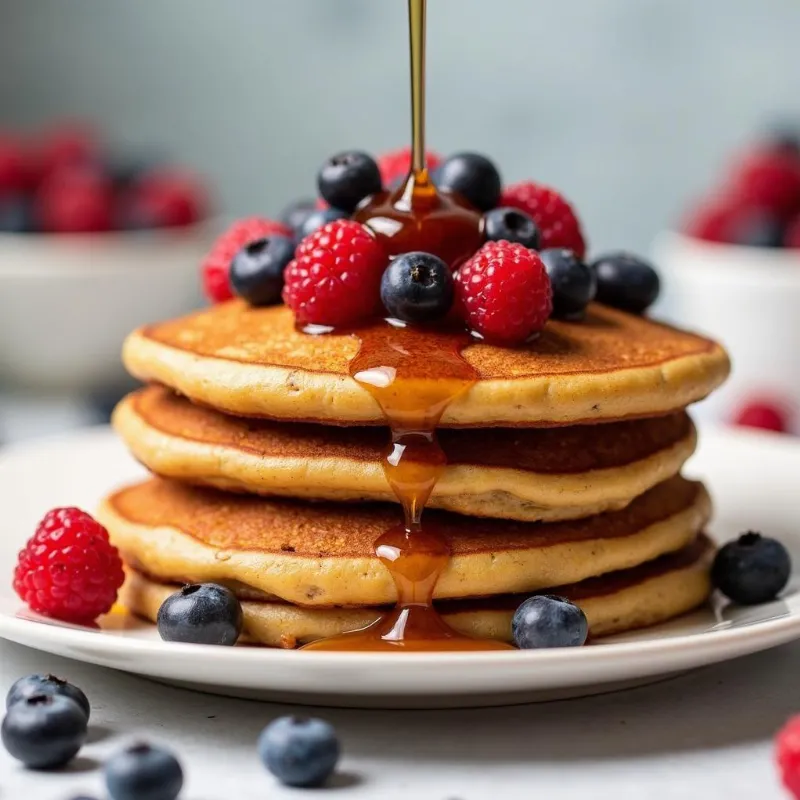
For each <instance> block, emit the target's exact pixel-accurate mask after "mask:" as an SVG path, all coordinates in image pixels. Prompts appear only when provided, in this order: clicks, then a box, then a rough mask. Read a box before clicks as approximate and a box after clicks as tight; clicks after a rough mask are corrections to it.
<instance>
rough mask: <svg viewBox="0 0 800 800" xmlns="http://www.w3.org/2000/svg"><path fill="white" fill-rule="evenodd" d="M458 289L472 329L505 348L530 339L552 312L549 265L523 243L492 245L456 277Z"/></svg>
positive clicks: (497, 243)
mask: <svg viewBox="0 0 800 800" xmlns="http://www.w3.org/2000/svg"><path fill="white" fill-rule="evenodd" d="M455 288H456V298H457V302H458V306H459V307H460V309H461V313H462V316H463V318H464V321H465V322H466V323H467V325H469V327H470V328H471V329H472V330H473V331H474V332H475V333H477V334H479V335H480V336H482V337H483V338H484V339H486V340H488V341H490V342H495V343H497V344H501V345H502V344H505V345H513V344H521V343H522V342H525V341H527V340H528V339H530V338H531V336H532V335H533V334H535V333H538V332H539V331H541V330H542V328H543V327H544V325H545V323H546V322H547V319H548V318H549V316H550V313H551V311H552V310H553V297H552V290H551V288H550V279H549V278H548V277H547V271H546V270H545V266H544V263H543V262H542V259H541V258H540V257H539V255H538V253H535V252H534V251H533V250H529V249H528V248H527V247H523V246H522V245H521V244H514V243H512V242H488V243H487V244H485V245H484V246H483V247H482V248H481V249H480V250H479V251H478V252H477V253H476V254H475V255H474V256H473V257H472V258H471V259H470V260H469V261H467V263H466V264H464V266H462V267H461V269H460V270H459V271H458V272H457V273H456V287H455Z"/></svg>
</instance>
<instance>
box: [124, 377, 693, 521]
mask: <svg viewBox="0 0 800 800" xmlns="http://www.w3.org/2000/svg"><path fill="white" fill-rule="evenodd" d="M114 425H115V427H116V429H117V431H118V433H119V434H120V435H121V436H122V438H123V439H124V440H125V442H126V444H127V445H128V447H129V448H130V449H131V451H132V452H133V454H134V455H135V456H136V458H138V459H139V461H141V462H142V463H143V464H144V465H145V466H146V467H148V469H150V470H151V471H153V472H155V473H156V474H158V475H162V476H164V477H168V478H176V479H179V480H185V481H189V482H192V483H197V484H203V485H208V486H214V487H216V488H219V489H226V490H232V491H238V492H252V493H255V494H263V495H280V496H286V497H307V498H311V499H317V500H319V499H322V500H339V501H342V500H345V501H360V500H372V501H375V500H382V501H391V502H394V501H395V497H394V494H393V493H392V491H391V489H390V488H389V485H388V483H387V481H386V477H385V475H384V472H383V468H382V466H381V463H382V459H383V453H384V450H385V447H386V443H387V442H388V441H389V434H388V431H386V430H384V429H382V428H367V427H350V428H341V427H340V428H336V427H331V426H327V427H322V426H319V425H309V424H303V423H286V422H283V423H280V422H270V421H265V420H246V419H243V418H237V417H230V416H226V415H223V414H221V413H219V412H216V411H213V410H211V409H208V408H201V407H199V406H196V405H193V404H192V403H190V402H189V401H188V400H186V399H185V398H181V397H178V396H177V395H175V394H174V393H173V392H171V391H169V390H168V389H165V388H163V387H156V386H153V387H149V388H147V389H144V390H142V391H139V392H136V393H134V394H132V395H130V396H129V397H128V398H126V399H125V400H124V401H123V402H122V403H121V404H120V405H119V406H118V408H117V409H116V411H115V413H114ZM439 441H440V443H441V445H442V448H443V449H444V451H445V453H446V455H447V460H448V467H447V469H446V470H445V472H444V474H443V475H442V477H441V478H440V479H439V481H438V483H437V485H436V487H435V489H434V492H433V495H432V497H431V499H430V501H429V503H428V505H429V506H431V507H435V508H443V509H446V510H448V511H454V512H457V513H461V514H469V515H473V516H481V517H497V518H500V519H515V520H528V521H537V520H547V521H553V520H559V519H578V518H581V517H587V516H591V515H593V514H599V513H601V512H604V511H608V510H611V509H619V508H622V507H624V506H626V505H627V504H628V503H629V502H630V501H631V500H632V499H633V498H634V497H637V496H638V495H640V494H642V493H644V492H645V491H647V490H648V489H650V488H652V487H653V486H655V485H656V484H658V483H660V482H662V481H664V480H666V479H667V478H669V477H671V476H672V475H675V474H676V473H678V472H679V471H680V468H681V466H682V465H683V463H684V462H685V461H686V459H687V458H688V457H689V456H690V455H691V454H692V453H693V452H694V447H695V441H696V436H695V431H694V427H693V425H692V423H691V421H690V420H689V418H688V416H686V414H684V413H682V412H681V413H678V414H672V415H669V416H666V417H657V418H653V419H647V420H636V421H628V422H617V423H609V424H606V425H586V426H574V427H568V428H538V429H508V428H506V429H493V430H492V431H491V432H487V431H483V430H480V431H479V430H470V429H465V430H447V429H445V430H442V431H441V432H440V436H439Z"/></svg>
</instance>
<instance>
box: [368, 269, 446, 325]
mask: <svg viewBox="0 0 800 800" xmlns="http://www.w3.org/2000/svg"><path fill="white" fill-rule="evenodd" d="M381 302H382V303H383V306H384V308H385V309H386V310H387V311H388V312H389V316H390V317H394V318H395V319H400V320H403V321H404V322H432V321H433V320H436V319H440V318H442V317H444V316H445V315H446V314H447V312H448V311H449V310H450V307H451V306H452V305H453V274H452V273H451V272H450V267H448V266H447V264H445V262H444V261H442V259H441V258H438V257H437V256H433V255H431V254H430V253H404V254H403V255H401V256H398V257H397V258H395V259H394V260H393V261H392V262H391V263H390V264H389V266H388V267H387V268H386V271H385V272H384V273H383V278H382V279H381Z"/></svg>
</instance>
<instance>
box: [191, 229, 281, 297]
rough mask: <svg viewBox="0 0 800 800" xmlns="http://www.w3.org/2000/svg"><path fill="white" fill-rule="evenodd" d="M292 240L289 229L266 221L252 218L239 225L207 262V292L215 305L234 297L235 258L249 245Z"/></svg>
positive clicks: (221, 240) (217, 243)
mask: <svg viewBox="0 0 800 800" xmlns="http://www.w3.org/2000/svg"><path fill="white" fill-rule="evenodd" d="M272 235H277V236H291V235H292V232H291V230H290V229H289V228H287V227H286V225H283V224H282V223H280V222H273V221H272V220H269V219H263V218H262V217H248V218H246V219H241V220H239V221H238V222H235V223H234V224H233V225H232V226H231V227H230V228H228V230H227V231H225V233H223V234H222V236H220V237H219V238H218V239H217V240H216V241H215V242H214V245H213V246H212V248H211V251H210V252H209V254H208V255H207V256H206V258H205V260H204V261H203V267H202V271H203V290H204V291H205V295H206V297H207V298H208V299H209V300H210V301H211V302H212V303H222V302H224V301H225V300H230V299H231V298H232V297H233V290H232V289H231V286H230V280H229V274H230V269H231V262H232V261H233V259H234V256H235V255H236V254H237V253H238V252H239V251H240V250H241V249H242V248H243V247H245V246H246V245H248V244H250V243H251V242H255V241H257V240H259V239H263V238H264V237H266V236H272Z"/></svg>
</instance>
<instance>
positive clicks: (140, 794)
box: [103, 744, 183, 800]
mask: <svg viewBox="0 0 800 800" xmlns="http://www.w3.org/2000/svg"><path fill="white" fill-rule="evenodd" d="M103 771H104V774H105V779H106V788H107V789H108V793H109V794H110V795H111V800H175V798H176V797H177V796H178V795H179V794H180V791H181V789H182V788H183V770H182V769H181V765H180V764H179V763H178V759H177V758H175V756H174V755H172V753H170V752H169V750H164V749H162V748H159V747H153V746H152V745H149V744H135V745H133V746H132V747H128V748H126V749H125V750H123V751H122V752H121V753H117V755H115V756H113V757H112V758H110V759H109V760H108V761H107V762H106V765H105V768H104V770H103Z"/></svg>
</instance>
